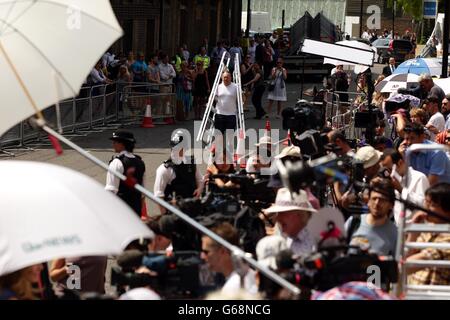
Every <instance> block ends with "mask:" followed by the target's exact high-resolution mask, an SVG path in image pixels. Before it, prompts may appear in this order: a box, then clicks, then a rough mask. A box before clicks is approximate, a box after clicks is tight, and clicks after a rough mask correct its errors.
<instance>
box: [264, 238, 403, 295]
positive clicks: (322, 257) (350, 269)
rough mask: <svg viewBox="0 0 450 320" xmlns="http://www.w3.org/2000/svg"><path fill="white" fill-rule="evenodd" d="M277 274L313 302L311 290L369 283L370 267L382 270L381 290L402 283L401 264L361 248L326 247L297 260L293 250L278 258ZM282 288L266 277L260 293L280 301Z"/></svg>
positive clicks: (284, 252) (380, 278)
mask: <svg viewBox="0 0 450 320" xmlns="http://www.w3.org/2000/svg"><path fill="white" fill-rule="evenodd" d="M276 263H277V267H278V270H277V273H278V274H280V275H282V276H283V278H285V279H286V280H288V281H289V282H291V283H293V284H295V285H296V286H298V287H299V288H300V289H301V290H302V294H301V297H300V298H301V299H309V298H310V295H311V290H318V291H326V290H329V289H331V288H334V287H337V286H340V285H342V284H344V283H346V282H351V281H363V282H367V281H368V277H369V276H370V275H371V273H370V272H369V271H370V270H369V269H368V267H369V266H370V267H371V266H376V267H378V268H379V270H380V272H379V276H380V277H379V280H380V284H381V289H383V290H388V288H389V286H390V284H391V283H395V282H397V280H398V268H397V263H396V261H395V260H394V259H393V258H392V257H380V256H378V255H376V254H372V253H369V252H367V251H364V250H362V249H361V248H360V247H357V246H338V247H326V248H323V249H321V250H320V251H318V252H316V253H313V254H311V255H308V256H294V255H293V254H292V252H290V251H289V250H285V251H282V252H280V253H279V254H278V256H277V258H276ZM280 289H281V288H280V287H279V286H278V285H277V284H275V283H274V282H272V281H270V280H269V279H267V278H265V277H264V276H262V277H261V281H260V291H262V292H265V294H266V298H268V299H273V298H277V294H279V291H280Z"/></svg>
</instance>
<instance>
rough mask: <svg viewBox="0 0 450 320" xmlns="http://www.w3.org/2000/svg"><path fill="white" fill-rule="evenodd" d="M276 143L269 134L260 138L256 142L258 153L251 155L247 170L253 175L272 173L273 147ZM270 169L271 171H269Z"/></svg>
mask: <svg viewBox="0 0 450 320" xmlns="http://www.w3.org/2000/svg"><path fill="white" fill-rule="evenodd" d="M273 146H274V144H273V143H272V139H271V138H270V137H268V136H264V137H262V138H260V139H259V142H258V143H257V144H255V147H256V154H255V155H253V156H250V157H249V158H248V161H247V166H246V168H245V170H246V171H247V173H248V174H250V175H252V176H256V175H258V174H259V175H264V176H268V175H271V172H272V168H271V167H272V165H273V162H272V148H273ZM268 171H270V172H268Z"/></svg>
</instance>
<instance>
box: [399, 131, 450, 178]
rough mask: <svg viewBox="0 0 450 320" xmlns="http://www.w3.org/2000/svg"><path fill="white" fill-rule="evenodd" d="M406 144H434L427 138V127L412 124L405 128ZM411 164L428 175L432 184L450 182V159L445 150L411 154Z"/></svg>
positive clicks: (408, 145)
mask: <svg viewBox="0 0 450 320" xmlns="http://www.w3.org/2000/svg"><path fill="white" fill-rule="evenodd" d="M404 142H405V144H406V146H407V147H410V146H412V145H413V144H422V143H423V144H434V143H433V142H431V141H429V140H426V139H425V128H424V127H423V126H421V125H419V124H416V123H414V124H412V125H411V126H408V127H406V128H405V141H404ZM410 165H411V166H412V167H413V168H414V169H415V170H417V171H420V172H422V173H423V174H425V175H426V176H427V177H428V181H429V182H430V185H434V184H436V183H438V182H450V159H449V158H448V157H447V155H446V154H445V152H443V151H438V150H429V151H419V152H414V153H412V154H411V159H410Z"/></svg>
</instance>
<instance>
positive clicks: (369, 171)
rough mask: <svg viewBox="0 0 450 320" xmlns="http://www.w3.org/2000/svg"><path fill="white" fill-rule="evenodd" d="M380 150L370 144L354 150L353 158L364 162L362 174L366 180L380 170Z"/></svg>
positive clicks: (373, 176) (370, 178)
mask: <svg viewBox="0 0 450 320" xmlns="http://www.w3.org/2000/svg"><path fill="white" fill-rule="evenodd" d="M382 155H383V153H382V152H380V151H378V150H376V149H375V148H374V147H372V146H365V147H362V148H359V149H358V151H357V152H356V155H355V158H356V159H357V160H359V161H361V162H363V164H364V175H365V176H366V182H369V181H370V180H372V179H373V178H375V176H376V175H377V174H378V172H379V171H380V168H381V167H380V161H381V156H382Z"/></svg>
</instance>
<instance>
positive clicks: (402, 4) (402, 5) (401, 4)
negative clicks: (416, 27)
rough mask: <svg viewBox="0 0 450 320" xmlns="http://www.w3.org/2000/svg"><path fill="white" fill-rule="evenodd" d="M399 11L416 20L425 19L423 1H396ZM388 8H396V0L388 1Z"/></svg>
mask: <svg viewBox="0 0 450 320" xmlns="http://www.w3.org/2000/svg"><path fill="white" fill-rule="evenodd" d="M396 1H397V10H399V9H402V10H403V12H405V13H406V14H409V15H411V16H412V17H413V18H414V20H416V21H421V20H422V19H423V0H396ZM388 7H389V8H393V7H394V0H388Z"/></svg>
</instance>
